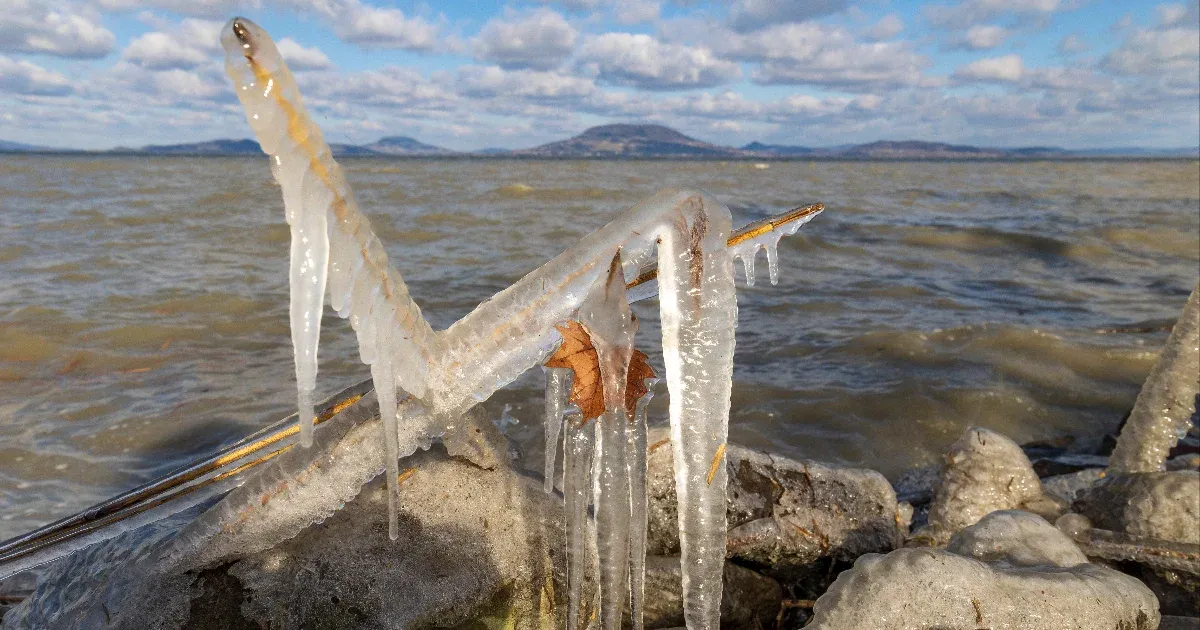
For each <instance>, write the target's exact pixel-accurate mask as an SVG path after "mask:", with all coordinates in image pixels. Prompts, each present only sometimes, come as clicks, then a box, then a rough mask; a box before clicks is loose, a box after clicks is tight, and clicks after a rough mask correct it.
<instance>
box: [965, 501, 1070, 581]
mask: <svg viewBox="0 0 1200 630" xmlns="http://www.w3.org/2000/svg"><path fill="white" fill-rule="evenodd" d="M946 551H950V552H953V553H956V554H958V555H960V556H966V557H968V558H975V559H976V560H982V561H984V562H997V561H1003V562H1007V563H1008V564H1010V565H1012V566H1015V567H1073V566H1075V565H1077V564H1082V563H1084V562H1087V561H1088V559H1087V556H1085V555H1083V552H1082V551H1080V550H1079V547H1076V546H1075V543H1074V542H1072V540H1071V539H1070V538H1069V537H1067V535H1066V534H1065V533H1063V532H1062V531H1061V530H1059V529H1058V528H1057V527H1055V526H1054V525H1051V524H1050V523H1049V522H1047V521H1046V519H1044V518H1042V517H1040V516H1038V515H1037V514H1031V513H1029V512H1022V511H1021V510H997V511H995V512H992V513H991V514H988V515H987V516H985V517H983V518H982V519H980V520H979V522H978V523H975V524H974V525H972V526H970V527H968V528H966V529H964V530H962V531H960V532H958V533H957V534H955V535H954V537H953V538H951V539H950V544H948V545H946Z"/></svg>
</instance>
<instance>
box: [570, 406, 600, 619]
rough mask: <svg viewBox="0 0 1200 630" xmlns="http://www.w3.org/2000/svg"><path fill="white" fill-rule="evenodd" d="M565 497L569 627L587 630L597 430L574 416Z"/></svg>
mask: <svg viewBox="0 0 1200 630" xmlns="http://www.w3.org/2000/svg"><path fill="white" fill-rule="evenodd" d="M564 424H565V426H566V435H565V437H564V439H563V460H564V461H563V498H564V499H565V501H566V512H567V518H566V521H567V627H568V628H583V627H585V623H584V622H585V619H583V616H582V612H583V608H582V604H583V601H582V597H583V593H584V592H585V591H584V588H583V583H584V581H585V580H586V579H587V576H588V575H589V574H591V573H592V558H594V557H595V550H594V546H595V541H596V536H595V531H594V529H593V523H592V520H591V519H590V518H588V505H589V504H590V502H591V495H592V493H591V490H592V454H593V452H594V451H595V440H596V427H595V426H593V424H592V423H589V424H587V425H584V424H583V422H582V418H581V417H580V415H579V414H570V415H568V416H567V418H566V422H565V423H564Z"/></svg>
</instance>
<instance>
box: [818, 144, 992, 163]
mask: <svg viewBox="0 0 1200 630" xmlns="http://www.w3.org/2000/svg"><path fill="white" fill-rule="evenodd" d="M1006 155H1007V152H1006V151H1005V150H1004V149H981V148H979V147H973V146H967V145H954V144H943V143H941V142H922V141H920V140H902V141H898V142H897V141H893V140H881V141H879V142H872V143H869V144H860V145H857V146H853V147H850V148H848V149H844V150H842V151H841V152H840V153H839V155H838V156H837V157H844V158H860V159H862V158H865V159H897V158H900V159H908V160H912V159H918V160H928V159H937V160H941V159H961V158H967V159H979V158H1002V157H1006Z"/></svg>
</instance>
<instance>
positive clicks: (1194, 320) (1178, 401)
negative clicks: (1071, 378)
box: [1109, 283, 1200, 472]
mask: <svg viewBox="0 0 1200 630" xmlns="http://www.w3.org/2000/svg"><path fill="white" fill-rule="evenodd" d="M1198 392H1200V283H1197V284H1196V288H1195V289H1193V290H1192V295H1191V297H1189V298H1188V301H1187V305H1186V306H1184V307H1183V312H1182V313H1180V315H1179V321H1177V322H1176V323H1175V328H1174V329H1173V330H1172V331H1171V336H1170V337H1169V338H1168V339H1167V343H1166V345H1165V346H1164V347H1163V351H1162V356H1161V357H1160V358H1159V359H1158V362H1157V363H1155V364H1154V368H1153V369H1151V370H1150V375H1149V376H1147V377H1146V382H1145V383H1144V384H1143V385H1142V391H1141V392H1140V393H1139V394H1138V397H1137V402H1136V403H1134V405H1133V411H1132V412H1130V414H1129V419H1128V420H1127V421H1126V422H1125V428H1124V429H1122V430H1121V435H1120V437H1119V439H1118V440H1117V446H1116V448H1115V449H1114V450H1113V454H1112V458H1111V459H1110V460H1109V470H1112V471H1116V472H1158V471H1160V470H1162V469H1163V463H1164V462H1166V461H1167V455H1168V453H1170V451H1171V448H1173V447H1174V446H1175V445H1176V444H1178V443H1179V438H1181V437H1183V435H1184V434H1186V433H1187V431H1188V427H1190V426H1191V418H1192V414H1194V413H1195V412H1196V396H1197V393H1198Z"/></svg>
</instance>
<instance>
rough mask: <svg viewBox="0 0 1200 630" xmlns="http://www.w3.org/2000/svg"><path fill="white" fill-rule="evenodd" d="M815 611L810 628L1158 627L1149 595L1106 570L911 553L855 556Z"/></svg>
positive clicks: (1133, 580) (1134, 581) (924, 551)
mask: <svg viewBox="0 0 1200 630" xmlns="http://www.w3.org/2000/svg"><path fill="white" fill-rule="evenodd" d="M1081 593H1087V596H1081ZM813 613H814V615H813V620H812V622H811V623H810V624H809V625H808V626H806V628H811V629H813V630H840V629H842V628H854V629H855V630H907V629H908V628H947V629H950V628H953V629H956V630H957V629H963V630H966V629H970V628H1022V629H1023V630H1061V629H1062V628H1128V629H1130V630H1151V629H1153V628H1157V627H1158V623H1159V612H1158V600H1157V598H1155V596H1154V593H1152V592H1151V591H1150V589H1149V588H1147V587H1146V585H1144V584H1142V583H1141V581H1139V580H1138V579H1137V578H1134V577H1132V576H1129V575H1125V574H1124V573H1121V572H1118V571H1116V570H1113V569H1109V568H1107V567H1101V566H1098V565H1095V564H1090V563H1083V564H1077V565H1075V566H1072V567H1054V566H1040V567H1017V566H1013V565H1012V564H1010V563H1008V562H994V563H989V562H981V561H979V560H976V559H974V558H964V557H962V556H959V555H957V554H954V553H950V552H948V551H942V550H933V549H911V548H910V549H898V550H896V551H893V552H891V553H889V554H887V555H885V556H881V555H877V554H867V555H865V556H862V557H860V558H859V559H858V560H857V561H856V562H855V563H854V568H853V569H850V570H849V571H843V572H842V573H841V574H840V575H838V577H837V580H835V581H834V583H833V585H832V586H830V587H829V590H828V591H826V592H825V594H824V595H822V596H821V597H820V598H818V599H817V601H816V605H815V606H814V607H813Z"/></svg>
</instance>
